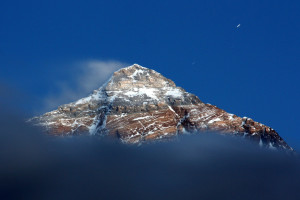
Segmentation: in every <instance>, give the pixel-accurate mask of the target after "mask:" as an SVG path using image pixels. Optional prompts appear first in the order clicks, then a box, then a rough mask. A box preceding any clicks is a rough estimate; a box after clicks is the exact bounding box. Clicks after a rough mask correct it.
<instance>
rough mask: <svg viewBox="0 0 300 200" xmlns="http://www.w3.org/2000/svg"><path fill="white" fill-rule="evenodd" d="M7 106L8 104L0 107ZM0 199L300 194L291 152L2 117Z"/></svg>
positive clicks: (234, 141)
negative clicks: (125, 139) (73, 130)
mask: <svg viewBox="0 0 300 200" xmlns="http://www.w3.org/2000/svg"><path fill="white" fill-rule="evenodd" d="M2 110H7V109H2ZM0 124H1V132H0V160H1V165H0V198H1V199H246V200H247V199H249V200H250V199H251V200H252V199H272V200H274V199H289V200H292V199H299V198H300V193H299V185H300V163H299V159H298V157H296V156H288V155H287V154H285V153H283V152H280V151H276V150H275V151H274V150H273V151H272V150H266V149H263V148H257V145H253V144H252V143H251V142H249V141H248V140H243V139H241V138H239V137H228V136H223V135H216V134H198V135H185V136H183V137H180V138H178V140H173V141H172V142H160V143H153V144H148V145H142V146H136V145H124V144H121V143H119V142H117V140H105V139H103V138H100V137H97V136H73V137H53V136H49V135H45V134H43V133H41V132H40V130H38V129H36V128H34V127H31V126H29V125H28V124H25V123H24V121H23V119H22V118H21V117H20V116H18V115H16V114H12V113H7V112H2V113H1V116H0Z"/></svg>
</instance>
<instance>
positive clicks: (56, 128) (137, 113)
mask: <svg viewBox="0 0 300 200" xmlns="http://www.w3.org/2000/svg"><path fill="white" fill-rule="evenodd" d="M31 121H32V122H33V123H34V124H36V125H40V126H42V127H44V128H45V129H46V130H47V132H48V133H49V134H52V135H78V134H91V135H107V136H112V137H116V138H118V139H120V140H121V141H122V142H124V143H142V142H145V141H153V140H163V139H170V138H172V137H174V136H177V135H179V134H185V133H198V132H220V133H223V134H231V135H239V136H243V137H245V138H249V139H252V140H253V141H255V142H257V144H259V145H260V146H265V147H268V148H277V149H286V150H292V148H291V147H289V146H288V144H287V143H286V142H285V141H284V140H283V139H282V138H281V137H280V136H279V135H278V133H277V132H276V131H275V130H273V129H272V128H270V127H268V126H265V125H263V124H261V123H258V122H255V121H253V120H252V119H250V118H247V117H243V118H241V117H238V116H236V115H234V114H230V113H227V112H225V111H224V110H222V109H219V108H217V107H216V106H213V105H210V104H205V103H203V102H202V101H201V100H200V99H199V98H198V97H197V96H195V95H193V94H191V93H188V92H186V91H185V90H184V89H182V88H180V87H177V86H176V85H175V83H174V82H173V81H172V80H170V79H167V78H165V77H164V76H162V75H161V74H160V73H158V72H156V71H154V70H152V69H148V68H145V67H142V66H140V65H137V64H134V65H132V66H129V67H126V68H122V69H120V70H118V71H116V72H114V73H113V75H112V77H111V78H110V79H109V80H108V81H107V82H106V83H105V84H104V85H103V86H102V87H100V88H99V89H97V90H94V92H93V94H91V95H90V96H88V97H86V98H82V99H80V100H78V101H76V102H72V103H69V104H66V105H62V106H59V107H58V109H57V110H54V111H51V112H48V113H45V114H44V115H42V116H39V117H34V118H32V119H31Z"/></svg>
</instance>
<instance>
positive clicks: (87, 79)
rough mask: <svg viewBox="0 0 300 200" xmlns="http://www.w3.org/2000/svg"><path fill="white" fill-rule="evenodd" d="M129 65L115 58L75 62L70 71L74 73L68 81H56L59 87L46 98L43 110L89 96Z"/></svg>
mask: <svg viewBox="0 0 300 200" xmlns="http://www.w3.org/2000/svg"><path fill="white" fill-rule="evenodd" d="M128 65H129V64H126V63H123V62H119V61H114V60H111V61H101V60H88V61H82V62H78V63H75V64H74V67H72V69H71V70H72V71H70V73H72V74H74V75H73V76H72V77H71V79H70V80H68V81H65V80H64V81H57V82H56V83H55V85H56V87H57V89H56V91H55V92H54V93H51V94H49V95H48V96H46V98H45V99H44V106H43V109H42V112H46V111H50V110H52V109H55V108H57V106H59V105H61V104H66V103H69V102H72V101H75V100H77V99H80V98H82V97H85V96H87V95H88V94H90V93H91V92H92V91H93V90H95V89H98V88H99V87H100V86H101V85H102V84H103V83H104V82H105V81H106V80H107V79H108V78H109V77H110V76H111V75H112V73H113V72H114V71H116V70H118V69H120V68H122V67H125V66H128Z"/></svg>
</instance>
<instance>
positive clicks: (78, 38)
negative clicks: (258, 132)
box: [0, 0, 300, 149]
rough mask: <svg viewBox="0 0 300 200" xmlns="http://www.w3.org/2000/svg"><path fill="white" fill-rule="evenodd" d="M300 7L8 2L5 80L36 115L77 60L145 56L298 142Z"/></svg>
mask: <svg viewBox="0 0 300 200" xmlns="http://www.w3.org/2000/svg"><path fill="white" fill-rule="evenodd" d="M299 10H300V1H276V0H270V1H264V0H257V1H256V0H251V1H221V0H220V1H213V0H207V1H199V0H198V1H174V0H173V1H126V0H122V1H112V0H110V1H87V0H85V1H74V0H72V1H62V0H59V1H55V0H51V1H8V0H2V1H1V2H0V83H1V84H5V85H8V86H9V87H12V88H15V89H16V90H18V91H19V92H21V93H22V98H23V96H26V98H25V97H24V98H25V99H27V100H24V101H20V102H23V103H24V105H22V107H23V108H24V110H26V111H24V112H27V114H29V115H30V113H34V110H35V109H34V107H35V106H36V105H38V104H40V102H39V100H40V99H43V98H45V97H46V96H47V95H48V94H49V91H51V92H52V93H53V92H54V93H55V91H57V90H58V88H57V87H56V85H55V84H54V83H55V82H57V81H64V82H68V81H69V82H70V83H71V82H72V80H73V79H72V75H73V74H76V73H77V72H76V71H75V70H76V68H75V67H73V65H72V64H70V63H74V62H80V61H83V60H116V61H120V62H125V63H129V64H132V63H138V64H140V65H142V66H145V67H149V68H153V69H155V70H156V71H158V72H160V73H162V74H163V75H165V76H166V77H168V78H170V79H172V80H173V81H174V82H175V83H176V84H177V85H179V86H181V87H183V88H185V89H186V90H187V91H189V92H192V93H194V94H196V95H197V96H199V98H200V99H201V100H202V101H204V102H209V103H211V104H214V105H217V106H218V107H220V108H223V109H225V110H226V111H228V112H231V113H234V114H237V115H239V116H248V117H251V118H253V119H254V120H256V121H259V122H262V123H264V124H266V125H269V126H271V127H273V128H274V129H275V130H277V131H278V132H279V134H280V135H281V136H282V137H283V138H284V139H285V140H286V141H287V142H288V143H289V144H290V145H291V146H293V147H296V149H297V148H299V146H300V145H299V144H300V134H299V128H298V121H299V111H300V110H299V106H298V104H299V100H300V98H299V97H300V94H299V85H300V84H299V71H300V70H299V64H300V57H299V53H300V39H299V38H300V37H299V36H300V15H299ZM238 24H241V25H240V27H239V28H237V25H238ZM95 89H96V88H95ZM19 98H20V99H22V98H21V97H19ZM28 99H30V100H28ZM65 103H67V102H65Z"/></svg>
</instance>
